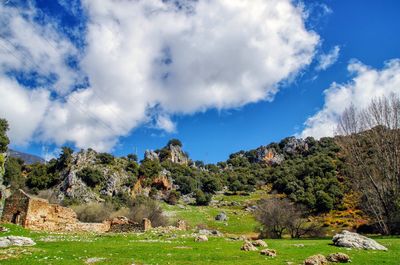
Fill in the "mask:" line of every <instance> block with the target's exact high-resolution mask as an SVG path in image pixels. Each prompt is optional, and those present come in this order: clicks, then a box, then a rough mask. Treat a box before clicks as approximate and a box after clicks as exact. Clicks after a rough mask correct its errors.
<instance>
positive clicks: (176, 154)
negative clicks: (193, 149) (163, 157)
mask: <svg viewBox="0 0 400 265" xmlns="http://www.w3.org/2000/svg"><path fill="white" fill-rule="evenodd" d="M168 148H169V150H170V151H171V161H172V162H173V163H177V164H181V165H187V164H188V163H189V158H188V157H187V155H186V154H185V153H184V152H183V151H182V148H181V147H180V146H178V145H172V144H171V145H169V146H168Z"/></svg>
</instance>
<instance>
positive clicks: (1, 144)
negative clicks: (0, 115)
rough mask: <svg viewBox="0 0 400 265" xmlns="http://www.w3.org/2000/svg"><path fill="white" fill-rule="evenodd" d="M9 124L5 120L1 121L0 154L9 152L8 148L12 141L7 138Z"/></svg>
mask: <svg viewBox="0 0 400 265" xmlns="http://www.w3.org/2000/svg"><path fill="white" fill-rule="evenodd" d="M8 129H9V127H8V122H7V120H5V119H0V153H5V152H7V146H8V144H9V143H10V139H8V137H7V131H8Z"/></svg>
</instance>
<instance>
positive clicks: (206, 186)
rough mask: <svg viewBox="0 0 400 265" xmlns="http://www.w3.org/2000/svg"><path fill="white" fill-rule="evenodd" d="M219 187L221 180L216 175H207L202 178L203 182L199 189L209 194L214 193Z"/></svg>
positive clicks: (220, 186)
mask: <svg viewBox="0 0 400 265" xmlns="http://www.w3.org/2000/svg"><path fill="white" fill-rule="evenodd" d="M221 189H222V185H221V182H220V181H219V180H218V179H217V178H216V177H207V178H206V179H204V180H203V183H202V185H201V190H202V191H204V192H206V193H210V194H215V192H217V191H219V190H221Z"/></svg>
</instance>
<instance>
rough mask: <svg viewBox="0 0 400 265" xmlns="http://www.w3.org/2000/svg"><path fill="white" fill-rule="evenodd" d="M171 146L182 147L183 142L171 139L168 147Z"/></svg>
mask: <svg viewBox="0 0 400 265" xmlns="http://www.w3.org/2000/svg"><path fill="white" fill-rule="evenodd" d="M170 145H174V146H179V147H182V142H181V141H180V140H179V139H171V140H169V142H168V144H167V146H170Z"/></svg>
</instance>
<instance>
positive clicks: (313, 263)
mask: <svg viewBox="0 0 400 265" xmlns="http://www.w3.org/2000/svg"><path fill="white" fill-rule="evenodd" d="M329 262H333V263H347V262H351V260H350V257H349V256H348V255H347V254H344V253H340V252H339V253H333V254H329V255H328V256H326V257H325V256H324V255H322V254H317V255H313V256H311V257H308V258H307V259H306V260H305V261H304V265H324V264H329Z"/></svg>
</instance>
